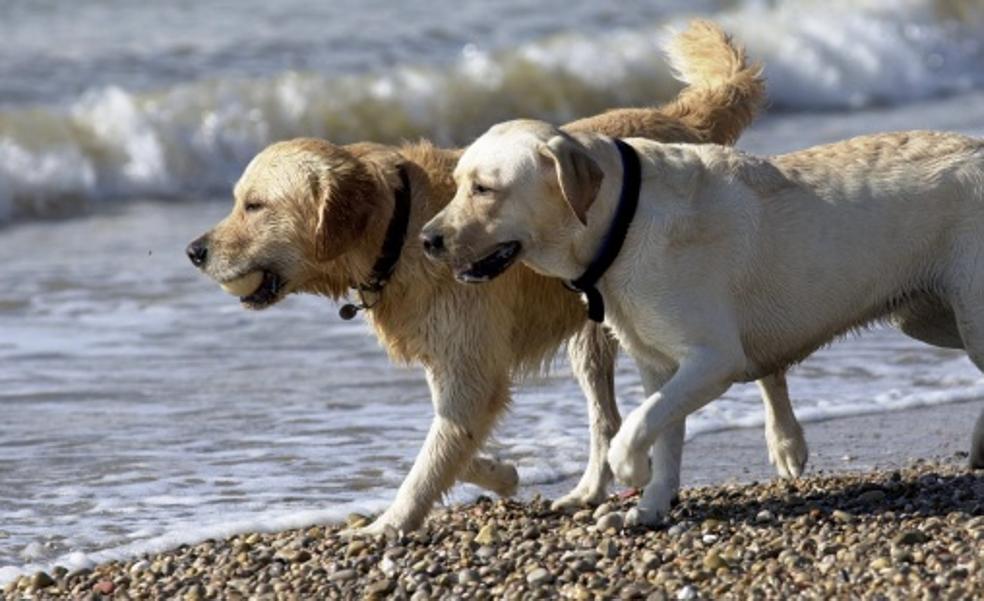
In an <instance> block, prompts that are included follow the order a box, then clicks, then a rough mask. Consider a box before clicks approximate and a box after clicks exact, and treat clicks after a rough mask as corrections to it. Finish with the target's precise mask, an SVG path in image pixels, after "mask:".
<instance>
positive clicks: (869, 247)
mask: <svg viewBox="0 0 984 601" xmlns="http://www.w3.org/2000/svg"><path fill="white" fill-rule="evenodd" d="M629 141H630V143H631V145H632V146H633V147H634V148H635V149H636V151H637V152H638V154H639V155H640V158H641V161H642V165H643V184H642V190H641V199H640V206H639V209H638V211H637V213H636V216H635V219H634V220H633V223H632V226H631V229H630V230H629V233H628V235H627V238H626V241H625V246H624V248H623V250H622V252H621V253H620V254H619V256H618V258H617V260H616V261H615V263H614V264H613V265H612V266H611V268H610V269H609V270H608V271H607V272H606V274H605V275H604V277H603V278H602V279H601V281H600V283H599V290H600V291H601V292H602V294H603V296H604V298H605V304H606V321H605V322H606V325H608V326H610V327H611V328H612V330H613V331H614V332H615V334H616V336H617V338H618V339H619V341H620V343H621V344H622V346H623V347H624V348H625V349H626V350H627V351H628V352H629V354H630V355H632V356H633V358H634V359H635V360H636V362H637V363H638V365H639V367H640V369H641V371H642V373H643V376H644V377H643V379H644V382H645V388H646V394H647V398H646V399H645V400H644V401H643V403H642V405H641V406H640V407H639V408H637V409H636V410H634V411H633V412H632V413H631V414H630V415H629V416H628V417H627V418H626V419H625V421H624V422H623V424H622V426H621V428H620V429H619V432H618V434H617V435H616V436H615V438H614V439H613V440H612V442H611V447H610V450H609V453H608V460H609V464H610V466H611V468H612V469H613V471H614V473H615V476H616V477H617V478H618V479H619V480H621V481H623V482H625V483H627V484H630V485H633V486H646V489H645V491H644V493H643V496H642V498H641V500H640V502H639V506H638V508H637V510H636V511H635V512H633V516H632V517H633V519H635V520H638V521H641V522H644V523H654V522H656V521H657V520H659V519H661V518H662V516H663V515H665V512H666V511H667V510H668V508H669V502H670V499H672V497H673V495H674V494H675V492H676V488H677V487H678V486H679V465H680V462H679V458H680V446H681V444H682V439H683V420H684V419H685V418H686V416H687V415H688V414H690V413H692V412H693V411H695V410H697V409H698V408H700V407H701V406H703V405H704V404H706V403H708V402H710V401H711V400H713V399H714V398H716V397H718V396H720V395H721V394H722V393H724V392H725V391H726V390H727V389H728V387H729V386H730V385H731V384H732V383H734V382H741V381H749V380H753V379H756V378H762V379H763V380H762V382H761V385H762V389H763V394H764V395H765V397H766V399H767V400H769V399H770V398H772V397H781V398H787V397H786V392H785V383H784V381H783V378H782V376H781V374H782V370H784V369H785V368H786V367H787V366H789V365H790V364H792V363H795V362H797V361H800V360H802V359H803V358H805V357H807V356H808V355H809V354H810V353H812V352H813V351H814V350H816V349H817V348H818V347H819V346H821V345H823V344H826V343H827V342H829V341H831V340H832V339H833V338H835V337H836V336H838V335H841V334H843V333H845V332H848V331H850V330H852V329H856V328H859V327H862V326H864V325H866V324H868V323H871V322H872V321H874V320H878V319H888V320H890V321H894V322H897V323H903V324H907V327H908V331H912V332H917V333H920V334H927V333H929V334H930V335H926V336H921V337H922V338H924V339H928V340H930V341H931V342H933V343H936V344H940V345H943V346H951V347H963V348H965V349H966V350H967V353H968V355H969V356H970V358H971V360H972V361H973V362H974V363H975V364H976V365H977V366H978V367H979V368H981V369H982V370H984V271H982V263H981V257H984V142H981V141H979V140H975V139H971V138H967V137H963V136H959V135H953V134H944V133H935V132H904V133H895V134H882V135H875V136H866V137H860V138H855V139H852V140H848V141H845V142H840V143H837V144H831V145H827V146H820V147H816V148H812V149H809V150H804V151H800V152H796V153H792V154H787V155H783V156H779V157H775V158H772V159H764V158H757V157H753V156H749V155H746V154H743V153H741V152H738V151H736V150H734V149H731V148H727V147H722V146H715V145H703V146H697V145H687V144H661V143H658V142H652V141H649V140H642V139H632V140H629ZM558 146H567V147H568V149H567V152H569V153H572V154H574V155H578V154H580V156H581V159H580V160H582V161H590V162H592V163H594V164H595V166H596V167H597V168H598V169H599V170H600V173H601V174H602V175H600V178H601V179H600V181H597V182H588V185H590V186H591V187H596V186H598V187H600V191H599V192H598V194H597V197H596V200H595V201H594V202H593V204H592V205H591V206H590V208H589V209H588V211H587V215H586V217H587V224H586V225H582V223H581V220H580V219H579V217H578V216H577V215H576V214H575V213H576V211H573V210H571V207H570V206H569V199H566V200H565V198H564V196H565V194H567V190H566V189H561V187H560V186H558V185H557V179H558V176H557V174H556V173H555V165H554V164H553V161H552V160H551V158H550V156H551V155H552V154H553V153H547V155H545V154H544V153H543V149H544V148H551V149H555V148H557V147H558ZM545 156H546V158H545ZM580 172H582V173H591V171H590V170H587V169H583V168H582V169H580ZM455 176H456V178H457V180H458V184H459V188H458V192H457V195H456V196H455V199H454V200H453V201H452V202H451V203H450V204H449V205H448V207H447V208H446V209H445V210H444V211H443V212H442V213H441V214H439V215H438V216H437V217H435V219H434V220H432V222H431V223H430V224H428V226H427V229H428V230H430V229H432V228H433V229H435V230H438V231H441V232H443V235H444V237H445V239H446V240H447V242H446V244H447V248H448V252H449V253H450V261H451V263H452V265H453V266H454V269H455V270H456V271H460V270H463V269H467V267H468V265H470V264H472V262H473V261H475V260H476V258H478V257H481V256H482V255H483V253H484V252H486V249H488V248H492V247H494V246H495V245H496V244H499V243H502V242H508V241H518V242H520V243H521V244H522V245H523V251H522V260H523V262H525V263H526V264H527V265H529V266H530V267H532V268H533V269H534V270H536V271H538V272H540V273H543V274H546V275H549V276H553V277H559V278H564V279H574V278H576V277H578V276H579V275H580V274H581V273H582V272H583V271H584V269H585V267H586V265H587V263H588V261H589V260H590V257H592V256H593V254H594V253H595V252H596V249H597V247H598V246H599V244H600V241H601V238H602V236H603V235H604V234H605V232H606V231H607V229H608V227H609V224H610V222H611V218H612V215H613V213H614V210H615V205H616V203H617V199H618V197H619V192H620V187H621V180H622V168H621V163H620V160H619V157H618V153H617V151H616V149H615V147H614V145H613V144H612V143H611V140H610V138H606V137H604V136H600V135H597V134H589V133H577V134H574V135H573V136H570V135H567V134H565V133H564V132H562V131H560V130H558V129H555V128H553V127H551V126H549V125H548V124H545V123H541V122H531V121H517V122H509V123H505V124H500V125H497V126H495V127H493V128H492V129H491V130H489V132H488V133H487V134H485V135H484V136H482V137H480V138H479V139H478V140H476V142H475V143H474V144H473V145H472V146H471V147H470V148H469V149H468V150H466V152H465V153H464V155H463V156H462V157H461V160H460V161H459V164H458V166H457V168H456V171H455ZM560 179H563V175H561V177H560ZM475 181H481V182H483V185H484V186H486V187H488V188H491V189H492V190H493V192H492V193H485V194H478V193H476V192H475V188H474V187H473V182H475ZM507 273H508V272H507ZM927 306H930V307H936V308H937V310H935V312H933V311H930V312H929V313H928V315H929V316H930V319H929V320H928V322H929V323H930V324H931V326H932V327H926V326H925V324H922V325H920V323H918V320H915V321H916V323H913V321H914V320H913V319H912V316H913V315H919V314H926V313H925V311H926V307H927ZM941 307H942V309H939V308H941ZM904 329H905V328H904ZM779 405H780V407H779V408H778V409H775V410H773V411H771V412H770V413H769V414H768V421H769V422H770V423H771V422H782V421H791V422H792V423H795V420H794V418H792V414H791V413H788V414H787V413H786V409H785V408H783V407H781V405H782V403H780V404H779ZM767 406H768V404H767ZM982 436H984V434H980V433H978V434H976V435H975V442H974V445H975V446H976V445H979V444H980V438H981V437H982ZM782 444H783V443H782V442H778V441H777V442H773V441H770V453H772V452H778V451H779V449H781V447H782ZM650 451H652V453H653V457H654V458H656V459H657V460H656V461H655V462H654V463H653V464H652V465H650V461H649V453H650ZM794 455H795V453H794ZM783 461H785V458H778V460H777V463H780V469H783V468H782V467H781V463H782V462H783Z"/></svg>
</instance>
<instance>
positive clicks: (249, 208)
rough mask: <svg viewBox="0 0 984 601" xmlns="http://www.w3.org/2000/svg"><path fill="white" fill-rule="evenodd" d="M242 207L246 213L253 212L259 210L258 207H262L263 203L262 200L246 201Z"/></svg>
mask: <svg viewBox="0 0 984 601" xmlns="http://www.w3.org/2000/svg"><path fill="white" fill-rule="evenodd" d="M243 208H244V209H246V212H247V213H255V212H257V211H259V210H260V209H262V208H263V203H262V202H255V201H252V202H247V203H246V204H245V205H244V206H243Z"/></svg>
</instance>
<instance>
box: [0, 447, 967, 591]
mask: <svg viewBox="0 0 984 601" xmlns="http://www.w3.org/2000/svg"><path fill="white" fill-rule="evenodd" d="M634 502H635V499H634V497H633V495H632V494H630V493H623V494H621V495H617V496H613V497H612V498H611V499H610V500H609V501H608V502H606V503H604V504H603V505H601V506H599V507H598V508H595V509H585V510H581V511H578V512H575V513H573V514H570V513H560V512H555V511H552V510H551V509H550V503H549V500H547V499H544V498H542V497H535V498H533V499H532V500H531V501H526V502H520V501H511V500H492V499H488V498H484V497H482V498H479V499H478V500H477V501H476V502H474V503H469V504H463V505H456V506H451V507H443V508H438V509H436V510H435V511H434V512H433V513H432V515H431V517H430V518H429V519H428V521H427V522H426V524H425V526H424V527H423V528H422V529H420V530H419V531H416V532H413V533H398V532H393V531H391V532H387V533H386V534H385V535H381V536H377V537H373V538H360V537H349V536H346V535H345V534H344V532H343V530H344V528H345V527H346V525H345V524H341V525H333V526H313V527H309V528H305V529H297V530H288V531H284V532H277V533H258V532H257V533H244V534H242V535H238V536H234V537H231V538H228V539H225V540H207V541H205V542H202V543H200V544H197V545H194V546H188V545H185V546H182V547H179V548H177V549H174V550H172V551H168V552H164V553H159V554H153V555H144V556H142V557H138V558H135V559H133V560H131V561H127V562H111V563H107V564H104V565H99V566H97V567H95V568H93V569H83V570H77V571H74V572H71V573H69V572H68V571H67V570H64V569H58V568H55V569H54V570H52V571H51V573H50V574H49V573H47V572H39V573H36V574H33V575H25V576H23V577H21V578H19V579H17V580H14V581H12V582H10V583H8V585H7V586H6V588H5V590H4V592H3V594H4V596H5V598H7V599H11V600H13V599H21V598H24V599H59V598H70V599H184V600H187V601H193V600H197V599H271V600H272V599H313V598H319V599H320V598H324V599H353V598H378V599H382V598H392V599H415V600H423V599H455V598H457V599H492V598H507V599H549V598H557V597H562V598H572V599H607V598H621V599H703V598H709V599H723V598H741V599H744V598H762V599H765V598H770V599H776V598H784V599H789V598H796V597H800V598H871V599H971V598H981V597H982V596H984V471H976V472H975V471H971V470H970V469H969V468H967V467H966V458H965V457H964V456H963V454H959V453H958V454H956V455H954V456H951V457H949V458H947V459H942V460H934V461H916V462H913V463H911V464H910V465H907V466H905V467H901V468H899V469H893V470H874V471H864V472H856V473H855V472H844V473H837V474H820V475H816V476H812V477H807V478H803V479H800V480H797V481H784V480H776V481H771V482H766V483H751V484H737V483H729V484H724V485H718V486H701V487H694V488H688V489H685V490H684V491H683V492H682V494H681V496H680V500H679V503H678V504H677V505H676V506H675V508H674V509H673V510H672V512H671V515H670V516H669V518H668V519H667V520H666V522H665V524H664V525H662V526H660V527H657V528H651V529H650V528H638V527H636V528H623V517H624V514H625V511H626V510H627V509H628V508H629V507H631V504H632V503H634ZM368 519H369V518H368V516H362V515H358V514H353V515H351V516H349V519H348V526H359V525H361V524H363V523H367V522H366V521H367V520H368Z"/></svg>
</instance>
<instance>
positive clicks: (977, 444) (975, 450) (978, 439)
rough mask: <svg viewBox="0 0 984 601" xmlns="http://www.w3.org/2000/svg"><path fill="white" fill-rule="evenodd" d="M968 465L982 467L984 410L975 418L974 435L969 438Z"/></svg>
mask: <svg viewBox="0 0 984 601" xmlns="http://www.w3.org/2000/svg"><path fill="white" fill-rule="evenodd" d="M970 467H972V468H974V469H979V470H980V469H984V411H981V415H980V417H978V418H977V425H976V426H974V435H973V437H972V438H971V439H970Z"/></svg>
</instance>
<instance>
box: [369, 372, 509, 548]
mask: <svg viewBox="0 0 984 601" xmlns="http://www.w3.org/2000/svg"><path fill="white" fill-rule="evenodd" d="M468 365H469V363H468V362H466V361H461V362H459V363H456V364H455V369H454V370H452V371H451V372H449V373H436V372H434V371H428V374H427V376H428V377H427V381H428V383H429V384H430V386H431V394H432V395H433V401H434V406H435V407H434V408H435V412H436V414H437V415H435V416H434V421H433V422H432V423H431V427H430V431H429V432H428V433H427V439H426V440H425V441H424V446H423V448H422V449H421V450H420V453H419V454H418V455H417V459H416V461H414V464H413V468H412V469H411V470H410V473H409V474H407V477H406V478H405V479H404V480H403V484H401V485H400V489H399V490H398V491H397V493H396V500H394V501H393V504H392V505H390V506H389V508H387V509H386V511H384V512H383V514H382V515H380V516H379V517H378V518H377V519H376V520H375V521H374V522H373V523H372V524H370V525H369V526H367V527H366V528H364V529H363V530H362V531H361V532H362V533H365V534H379V533H382V532H383V530H384V529H385V528H386V527H387V526H390V527H392V528H394V529H395V530H397V531H401V530H402V531H411V530H414V529H416V528H417V527H419V526H420V524H421V523H422V522H423V521H424V518H425V517H427V514H428V513H429V512H430V510H431V507H433V505H434V503H435V502H436V501H438V499H440V497H441V495H442V494H444V492H445V491H447V490H448V489H449V488H451V486H452V485H453V484H454V483H455V480H456V479H457V478H458V477H459V475H461V474H462V473H463V472H465V471H466V470H470V469H472V468H473V467H480V465H478V464H475V463H473V462H472V458H473V457H474V455H475V452H476V451H477V450H478V448H479V447H481V446H482V444H483V443H484V442H485V439H486V437H487V436H488V434H489V431H490V430H491V429H492V426H493V425H494V423H495V419H496V417H497V416H498V415H499V413H500V412H501V411H502V409H503V408H504V407H505V406H506V404H507V402H508V390H509V387H508V375H507V373H501V374H496V373H492V370H489V371H486V372H484V373H474V372H469V371H468V370H467V366H468ZM470 475H474V473H472V474H470Z"/></svg>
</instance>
